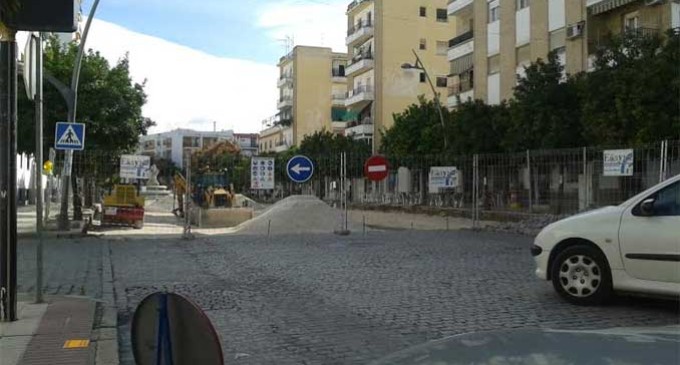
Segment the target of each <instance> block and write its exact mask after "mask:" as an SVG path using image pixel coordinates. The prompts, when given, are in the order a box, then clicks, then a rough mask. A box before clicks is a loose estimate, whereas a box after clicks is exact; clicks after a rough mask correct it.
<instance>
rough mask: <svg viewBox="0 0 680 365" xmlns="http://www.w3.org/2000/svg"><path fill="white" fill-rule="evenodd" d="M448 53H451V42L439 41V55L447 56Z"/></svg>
mask: <svg viewBox="0 0 680 365" xmlns="http://www.w3.org/2000/svg"><path fill="white" fill-rule="evenodd" d="M448 51H449V42H446V41H437V55H438V56H446V54H447V52H448Z"/></svg>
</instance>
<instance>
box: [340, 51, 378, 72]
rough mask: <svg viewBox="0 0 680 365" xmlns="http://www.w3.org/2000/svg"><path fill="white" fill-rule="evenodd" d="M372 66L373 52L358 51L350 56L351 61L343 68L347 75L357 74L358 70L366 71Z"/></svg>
mask: <svg viewBox="0 0 680 365" xmlns="http://www.w3.org/2000/svg"><path fill="white" fill-rule="evenodd" d="M373 67H374V62H373V53H371V52H365V53H359V54H357V55H356V56H354V58H352V63H351V64H349V65H348V66H347V68H346V69H345V74H347V76H350V75H354V74H358V73H360V72H364V71H368V70H370V69H372V68H373Z"/></svg>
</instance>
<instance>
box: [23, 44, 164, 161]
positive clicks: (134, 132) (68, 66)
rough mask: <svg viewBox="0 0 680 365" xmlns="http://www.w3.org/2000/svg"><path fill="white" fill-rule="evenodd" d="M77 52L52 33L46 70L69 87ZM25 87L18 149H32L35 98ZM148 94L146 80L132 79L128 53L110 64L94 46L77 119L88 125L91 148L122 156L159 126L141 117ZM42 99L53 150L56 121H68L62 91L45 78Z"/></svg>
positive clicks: (83, 79)
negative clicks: (31, 97)
mask: <svg viewBox="0 0 680 365" xmlns="http://www.w3.org/2000/svg"><path fill="white" fill-rule="evenodd" d="M77 52H78V47H77V45H76V44H75V43H70V44H66V45H65V44H62V43H61V42H59V40H58V39H57V38H56V37H51V38H50V39H49V40H48V41H47V45H46V47H45V50H44V69H45V72H46V73H49V74H50V75H52V76H54V77H55V78H57V79H58V80H59V81H61V82H62V83H64V84H65V85H70V80H71V73H72V70H73V64H74V62H75V58H76V54H77ZM21 84H23V83H21ZM20 88H21V89H22V90H20V92H19V111H18V113H19V126H18V135H19V138H18V145H17V147H18V150H19V152H26V153H33V152H34V151H35V143H34V141H35V137H34V136H35V129H34V107H33V102H31V101H29V100H28V99H27V98H26V95H25V92H23V85H21V86H20ZM146 98H147V96H146V93H145V92H144V83H142V84H138V83H134V82H133V81H132V79H131V77H130V62H129V60H128V57H127V55H126V56H125V57H123V58H121V59H120V60H119V61H118V62H117V63H116V64H115V65H113V66H111V65H109V62H108V61H107V60H106V59H105V58H104V57H103V56H102V55H101V54H99V52H95V51H93V50H89V51H88V52H87V53H86V54H85V56H84V57H83V63H82V69H81V76H80V84H79V92H78V110H77V121H78V122H80V123H85V124H86V133H87V138H86V145H85V148H86V150H97V151H106V152H108V153H111V154H113V155H119V154H120V153H122V152H126V151H130V150H131V149H133V148H135V147H136V146H137V143H138V140H139V136H140V135H144V134H146V133H147V131H148V129H149V128H150V127H152V126H153V125H155V123H154V122H153V121H152V120H150V119H149V118H145V117H144V116H143V115H142V106H143V105H144V104H145V103H146ZM43 99H44V135H45V136H47V137H46V138H45V139H44V140H43V141H44V144H43V146H44V148H48V147H50V146H52V145H53V144H54V141H53V140H52V137H53V136H54V129H55V125H56V122H59V121H66V119H67V108H66V103H65V101H64V99H63V97H62V96H61V94H59V92H58V91H57V89H56V88H54V87H53V86H52V85H50V84H49V83H48V82H45V87H44V97H43Z"/></svg>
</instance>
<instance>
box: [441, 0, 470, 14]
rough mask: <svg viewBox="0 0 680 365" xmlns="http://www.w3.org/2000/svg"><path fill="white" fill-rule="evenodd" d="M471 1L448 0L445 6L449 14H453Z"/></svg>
mask: <svg viewBox="0 0 680 365" xmlns="http://www.w3.org/2000/svg"><path fill="white" fill-rule="evenodd" d="M472 2H473V0H450V1H449V5H448V7H447V8H448V13H449V15H453V14H455V13H456V12H458V11H460V10H462V9H464V8H465V7H467V6H468V5H472Z"/></svg>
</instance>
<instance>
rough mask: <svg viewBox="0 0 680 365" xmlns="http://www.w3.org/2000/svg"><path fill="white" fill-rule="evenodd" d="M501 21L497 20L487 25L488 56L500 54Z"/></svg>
mask: <svg viewBox="0 0 680 365" xmlns="http://www.w3.org/2000/svg"><path fill="white" fill-rule="evenodd" d="M500 31H501V22H500V20H496V21H495V22H493V23H489V24H487V25H486V34H487V56H493V55H495V54H498V52H499V51H500V45H501V35H500Z"/></svg>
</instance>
